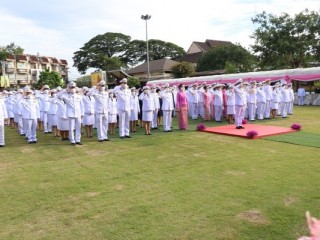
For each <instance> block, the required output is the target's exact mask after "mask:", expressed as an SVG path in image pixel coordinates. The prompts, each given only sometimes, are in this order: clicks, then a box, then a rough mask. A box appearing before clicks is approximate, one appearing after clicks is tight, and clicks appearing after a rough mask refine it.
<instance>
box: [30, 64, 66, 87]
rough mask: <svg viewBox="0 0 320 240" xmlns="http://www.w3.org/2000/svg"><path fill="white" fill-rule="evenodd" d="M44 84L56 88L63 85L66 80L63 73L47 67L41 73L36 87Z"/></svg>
mask: <svg viewBox="0 0 320 240" xmlns="http://www.w3.org/2000/svg"><path fill="white" fill-rule="evenodd" d="M44 85H49V87H50V88H56V87H58V86H60V87H63V86H64V81H63V78H62V77H61V75H60V74H59V73H57V72H55V71H52V72H50V71H49V69H48V68H47V69H46V70H45V71H43V72H41V73H40V76H39V80H38V82H37V83H36V84H34V87H35V88H37V89H40V88H42V87H43V86H44Z"/></svg>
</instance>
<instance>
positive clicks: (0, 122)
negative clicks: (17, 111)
mask: <svg viewBox="0 0 320 240" xmlns="http://www.w3.org/2000/svg"><path fill="white" fill-rule="evenodd" d="M7 118H8V112H7V108H6V105H5V103H4V98H3V96H2V95H1V93H0V146H1V147H3V146H4V145H5V142H4V119H7Z"/></svg>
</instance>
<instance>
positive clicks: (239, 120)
mask: <svg viewBox="0 0 320 240" xmlns="http://www.w3.org/2000/svg"><path fill="white" fill-rule="evenodd" d="M244 110H245V109H244V106H240V105H236V115H235V116H234V120H235V121H234V122H235V124H236V126H237V127H238V126H242V119H243V112H244Z"/></svg>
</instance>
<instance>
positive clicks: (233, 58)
mask: <svg viewBox="0 0 320 240" xmlns="http://www.w3.org/2000/svg"><path fill="white" fill-rule="evenodd" d="M227 63H228V64H229V65H230V64H233V65H235V66H236V67H237V71H238V72H248V71H252V70H253V68H254V65H255V57H254V56H253V55H252V54H251V53H250V52H249V51H248V50H246V49H245V48H243V47H242V46H241V45H240V44H227V45H221V46H217V47H214V48H212V49H210V50H209V51H208V52H207V53H205V54H204V55H203V56H202V57H201V58H200V59H199V60H198V62H197V72H201V71H210V70H221V69H225V67H226V64H227ZM227 66H228V65H227Z"/></svg>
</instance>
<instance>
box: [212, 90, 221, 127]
mask: <svg viewBox="0 0 320 240" xmlns="http://www.w3.org/2000/svg"><path fill="white" fill-rule="evenodd" d="M213 94H214V103H213V105H214V118H215V120H216V122H221V117H222V108H223V95H222V90H221V89H218V90H214V91H213Z"/></svg>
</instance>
